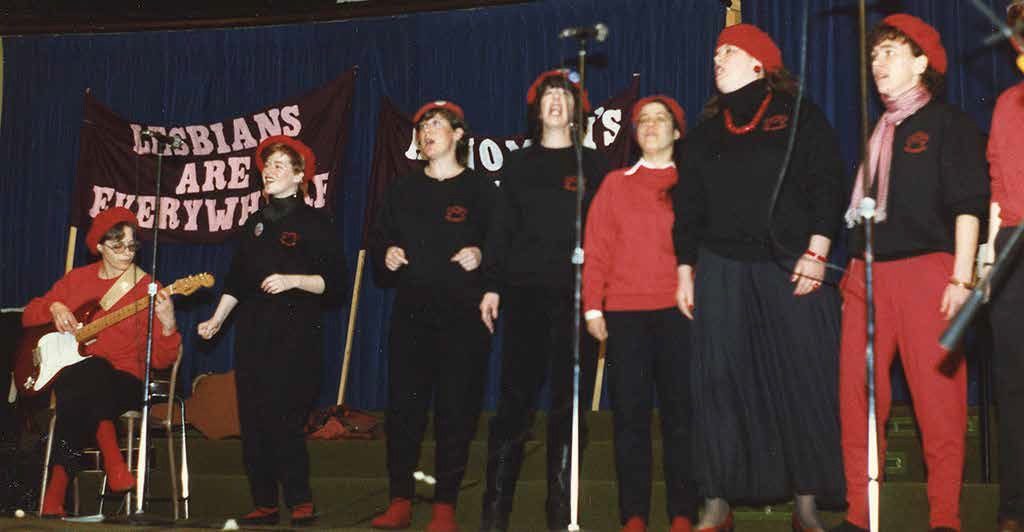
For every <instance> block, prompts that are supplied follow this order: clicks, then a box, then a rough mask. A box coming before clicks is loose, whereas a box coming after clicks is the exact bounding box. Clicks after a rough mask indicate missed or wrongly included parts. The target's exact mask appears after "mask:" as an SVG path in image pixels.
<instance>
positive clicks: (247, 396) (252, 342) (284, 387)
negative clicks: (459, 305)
mask: <svg viewBox="0 0 1024 532" xmlns="http://www.w3.org/2000/svg"><path fill="white" fill-rule="evenodd" d="M256 166H257V168H258V169H259V170H260V172H261V173H262V176H263V193H264V196H265V197H266V198H267V201H268V202H267V204H266V205H264V206H263V208H262V209H260V210H259V211H258V212H257V213H256V214H254V215H253V216H251V217H250V218H249V220H248V222H246V225H245V227H244V228H243V229H242V230H241V232H240V233H239V235H238V247H237V248H236V250H235V256H234V258H233V260H232V262H231V268H230V270H229V271H228V275H227V277H226V279H225V282H224V293H223V295H222V296H221V298H220V302H219V303H218V305H217V309H216V310H215V311H214V313H213V316H212V317H211V318H210V319H209V320H207V321H204V322H203V323H200V324H199V326H198V331H199V335H200V336H201V337H203V338H206V339H209V338H212V337H213V336H214V335H215V334H217V332H218V331H220V329H221V327H222V326H223V325H224V321H225V320H226V319H227V317H228V315H229V314H232V311H234V310H235V308H236V307H237V308H238V312H237V313H235V314H236V318H235V319H236V323H235V350H234V351H235V381H236V384H237V388H238V414H239V421H240V424H241V430H242V458H243V461H244V463H245V469H246V473H247V474H248V477H249V489H250V491H251V493H252V499H253V503H254V504H255V506H256V508H255V509H254V510H253V511H252V512H250V513H249V514H247V515H245V516H243V517H241V518H239V519H238V521H239V524H247V525H254V524H276V523H277V522H278V520H279V519H280V515H279V514H278V508H277V506H278V483H279V482H280V483H281V485H282V487H283V488H284V501H285V504H287V505H288V506H289V507H290V508H291V523H292V525H296V526H302V525H309V524H311V523H313V522H314V521H315V519H316V514H315V513H314V511H313V494H312V492H311V491H310V487H309V453H308V452H307V450H306V438H305V430H304V426H305V423H306V419H307V417H308V415H309V411H310V409H311V408H312V407H313V404H314V401H315V400H316V397H317V390H318V388H319V383H320V365H321V357H322V353H323V317H322V312H323V307H324V306H325V305H327V304H331V303H337V302H339V301H340V300H341V298H342V296H343V295H344V291H345V279H346V273H345V263H344V260H343V256H342V253H341V246H340V245H339V242H338V238H337V235H336V234H335V231H334V224H333V223H332V222H331V220H330V219H329V218H328V217H327V216H326V215H324V214H323V213H321V212H320V211H318V210H316V209H314V208H312V207H310V206H308V205H307V204H306V202H305V201H304V198H305V197H306V185H307V183H308V182H309V181H310V180H311V179H312V178H313V175H314V174H315V172H316V159H315V157H314V155H313V151H312V150H311V149H310V148H309V147H308V146H306V145H305V144H303V143H302V142H301V141H299V140H297V139H294V138H291V137H287V136H283V135H279V136H273V137H268V138H267V139H265V140H263V142H261V143H260V145H259V146H257V148H256Z"/></svg>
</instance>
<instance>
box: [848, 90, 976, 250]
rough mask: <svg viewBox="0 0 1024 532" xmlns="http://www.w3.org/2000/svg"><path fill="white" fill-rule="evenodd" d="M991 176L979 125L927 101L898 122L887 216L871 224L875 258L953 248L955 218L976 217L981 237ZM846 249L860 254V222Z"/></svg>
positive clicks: (941, 103) (944, 104)
mask: <svg viewBox="0 0 1024 532" xmlns="http://www.w3.org/2000/svg"><path fill="white" fill-rule="evenodd" d="M988 203H989V179H988V165H987V163H986V162H985V151H984V146H983V144H982V142H981V136H980V135H979V133H978V128H977V126H975V125H974V122H973V121H971V119H970V118H969V117H968V116H967V115H966V114H964V112H963V111H961V110H959V109H957V108H956V107H953V106H952V105H949V104H947V103H943V102H936V101H934V100H933V101H931V102H930V103H928V105H925V106H924V107H922V108H921V110H919V111H918V112H916V113H914V114H913V115H911V116H909V117H907V119H906V120H904V121H903V122H902V123H901V124H900V125H898V126H896V132H895V135H894V136H893V145H892V167H891V170H890V173H889V198H888V205H887V206H886V216H887V218H886V220H885V221H884V222H880V223H878V224H876V225H875V258H876V259H878V260H897V259H901V258H906V257H911V256H916V255H922V254H925V253H932V252H937V251H944V252H948V253H955V252H956V230H955V227H956V217H957V216H959V215H961V214H970V215H973V216H977V217H978V219H979V221H980V222H981V225H982V230H981V232H980V236H981V239H982V240H984V235H985V234H986V230H985V229H984V226H985V225H986V223H987V222H988ZM850 253H851V255H852V256H855V257H863V256H864V230H863V228H862V226H861V225H857V226H855V227H854V228H853V229H852V232H851V234H850Z"/></svg>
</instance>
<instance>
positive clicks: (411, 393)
mask: <svg viewBox="0 0 1024 532" xmlns="http://www.w3.org/2000/svg"><path fill="white" fill-rule="evenodd" d="M478 304H479V301H477V300H476V299H475V298H474V299H473V300H469V299H465V298H453V297H450V296H446V295H445V294H444V292H443V291H440V290H429V289H424V290H417V289H405V288H399V293H398V294H397V296H396V298H395V305H394V310H393V311H392V316H391V335H390V354H389V357H388V370H389V372H390V384H389V387H388V397H389V400H388V415H387V433H388V439H387V451H388V476H389V477H390V494H391V498H396V497H402V498H406V499H409V498H412V496H413V494H414V493H415V482H414V480H413V477H412V475H413V472H414V470H415V469H416V466H417V463H418V462H419V457H420V446H421V444H422V443H423V434H424V431H425V430H426V425H427V415H428V414H427V412H428V410H429V408H430V403H431V400H433V403H434V438H435V440H436V444H437V446H436V448H435V462H434V467H435V473H434V477H435V478H436V479H437V484H436V486H435V488H434V490H435V491H434V500H435V501H436V502H443V503H448V504H455V502H456V500H457V498H458V492H459V487H460V486H461V484H462V478H463V476H464V475H465V472H466V462H467V460H468V459H469V445H470V442H471V441H472V440H473V435H474V434H475V432H476V427H477V420H478V419H479V418H480V408H481V403H482V401H483V389H484V370H485V367H486V364H487V355H488V354H489V353H490V348H491V336H490V333H489V332H488V331H487V328H486V327H484V324H483V322H482V321H481V320H480V311H479V309H478V307H477V305H478Z"/></svg>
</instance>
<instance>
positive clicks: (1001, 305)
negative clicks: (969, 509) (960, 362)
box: [991, 228, 1024, 520]
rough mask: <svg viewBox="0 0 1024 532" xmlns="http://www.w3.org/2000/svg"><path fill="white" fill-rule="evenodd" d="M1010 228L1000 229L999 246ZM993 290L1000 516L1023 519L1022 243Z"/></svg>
mask: <svg viewBox="0 0 1024 532" xmlns="http://www.w3.org/2000/svg"><path fill="white" fill-rule="evenodd" d="M1012 231H1013V229H1012V228H1001V229H1000V230H999V234H998V235H997V236H996V250H997V251H1001V250H1002V249H1003V247H1004V246H1005V245H1006V240H1007V239H1008V238H1009V237H1010V233H1011V232H1012ZM1004 272H1005V273H1004V274H1003V277H1002V279H1000V280H999V281H998V283H997V284H996V286H995V287H993V292H992V305H991V321H992V337H993V345H994V347H995V350H994V353H993V362H994V364H993V370H994V372H993V373H994V374H995V384H996V387H995V388H996V401H997V402H998V405H999V516H1000V517H1001V518H1012V519H1018V520H1021V519H1024V419H1021V411H1022V410H1024V328H1022V327H1021V323H1020V319H1021V315H1022V313H1024V255H1022V253H1021V248H1020V246H1018V249H1017V252H1016V255H1015V256H1014V257H1013V258H1012V259H1011V261H1010V264H1008V265H1007V266H1006V269H1005V270H1004Z"/></svg>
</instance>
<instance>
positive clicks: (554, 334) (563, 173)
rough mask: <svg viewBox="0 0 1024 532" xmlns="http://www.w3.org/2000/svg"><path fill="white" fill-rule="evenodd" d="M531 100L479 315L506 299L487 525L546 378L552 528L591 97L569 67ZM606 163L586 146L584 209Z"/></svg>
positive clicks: (590, 347)
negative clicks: (576, 143) (579, 147)
mask: <svg viewBox="0 0 1024 532" xmlns="http://www.w3.org/2000/svg"><path fill="white" fill-rule="evenodd" d="M526 103H527V107H526V113H527V114H526V118H527V123H528V124H529V127H530V133H531V141H532V144H531V145H530V146H528V147H525V148H523V149H521V150H516V151H514V152H512V153H511V154H509V156H508V158H507V159H505V164H504V167H503V168H502V174H501V187H500V188H499V192H498V199H497V201H496V202H495V203H496V206H495V209H494V211H495V214H494V222H493V223H494V228H493V230H492V231H491V233H490V234H491V238H489V239H488V243H487V253H486V254H485V255H484V282H485V285H486V288H485V290H486V293H485V294H484V297H483V298H482V300H481V301H480V314H481V319H483V321H484V323H485V324H486V325H487V327H488V328H489V329H491V330H492V331H493V330H494V327H495V323H496V320H497V318H498V309H499V307H500V308H501V314H502V316H503V320H504V331H503V335H502V348H501V349H502V351H501V353H502V354H501V356H502V361H501V388H500V389H501V395H500V396H499V398H498V407H497V411H496V412H495V415H494V417H493V418H491V424H490V435H489V437H488V440H487V449H488V451H487V487H486V489H485V490H484V499H483V514H482V518H481V521H482V523H481V526H480V528H481V530H507V529H508V527H509V514H510V513H511V511H512V501H513V498H514V495H515V489H516V481H517V480H518V478H519V469H520V467H521V465H522V460H523V449H524V445H525V440H526V439H527V437H528V435H529V431H530V427H531V425H532V423H533V414H534V412H535V411H536V408H537V396H538V392H539V391H540V389H541V387H543V385H544V381H545V379H547V380H548V383H549V385H550V390H551V406H550V408H549V409H548V418H547V447H546V449H545V450H546V451H547V474H548V475H547V481H548V493H547V501H546V504H545V510H546V514H547V524H548V528H549V529H552V530H564V529H565V528H566V526H568V524H569V520H570V515H569V514H570V493H569V492H570V489H569V488H570V480H571V479H570V471H571V468H570V464H571V457H572V426H573V425H572V417H573V409H572V405H573V334H572V331H573V319H574V315H575V312H574V310H573V304H574V303H573V298H572V293H573V268H572V249H573V246H575V242H574V235H575V233H574V224H575V222H576V196H577V190H578V189H577V183H576V152H575V149H574V148H573V134H574V131H575V127H574V126H573V125H572V124H573V122H574V120H575V119H574V118H573V117H574V116H575V115H576V110H577V109H582V110H583V112H584V113H588V112H590V104H589V103H588V101H587V93H586V91H584V90H582V88H581V87H580V86H579V84H578V83H577V82H576V81H574V80H573V78H572V76H571V75H570V73H569V72H568V71H565V70H551V71H548V72H544V73H542V74H541V75H539V76H537V78H536V79H535V80H534V82H533V84H531V85H530V88H529V90H528V91H527V93H526ZM605 173H607V172H606V169H605V165H604V163H603V161H601V158H600V155H599V154H598V153H597V152H596V151H595V150H592V149H584V150H583V175H584V176H585V177H586V180H587V181H586V188H585V190H584V192H585V195H584V198H583V210H584V212H586V210H587V208H588V207H589V206H590V199H591V198H592V197H593V193H594V191H596V190H597V188H598V183H599V180H600V179H601V177H603V176H604V174H605ZM589 340H590V339H589V338H585V337H583V338H580V368H581V370H580V373H581V375H580V383H581V386H580V388H581V390H580V397H588V396H589V392H588V386H592V383H593V382H594V377H593V375H594V371H595V368H596V356H595V355H596V352H597V349H596V346H597V344H596V343H595V342H593V341H589ZM580 404H581V405H582V402H581V403H580ZM580 418H581V421H582V419H583V416H582V412H581V415H580ZM584 427H585V425H584ZM581 432H582V433H583V434H584V437H581V438H580V441H585V434H586V432H585V431H581ZM582 447H583V446H582V444H581V445H580V450H581V451H582Z"/></svg>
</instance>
